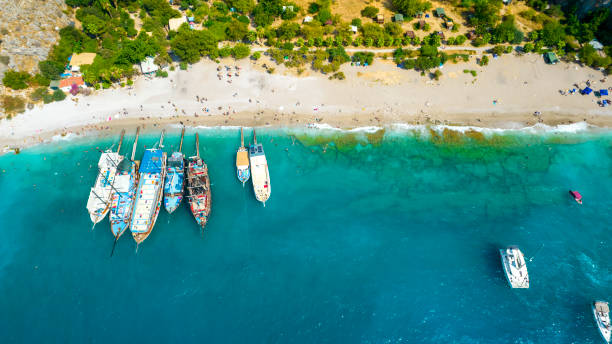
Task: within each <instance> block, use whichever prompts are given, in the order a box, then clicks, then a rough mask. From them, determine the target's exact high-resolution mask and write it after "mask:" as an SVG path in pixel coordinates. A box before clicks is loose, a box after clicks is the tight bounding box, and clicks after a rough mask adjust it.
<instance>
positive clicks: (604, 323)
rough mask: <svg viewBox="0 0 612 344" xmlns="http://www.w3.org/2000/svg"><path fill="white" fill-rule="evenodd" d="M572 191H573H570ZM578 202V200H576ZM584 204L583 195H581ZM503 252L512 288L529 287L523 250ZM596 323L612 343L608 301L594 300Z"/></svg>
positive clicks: (502, 258)
mask: <svg viewBox="0 0 612 344" xmlns="http://www.w3.org/2000/svg"><path fill="white" fill-rule="evenodd" d="M570 193H571V192H570ZM576 201H577V202H578V200H576ZM580 204H582V196H580ZM499 252H500V254H501V260H502V267H503V268H504V272H505V273H506V279H507V280H508V283H509V284H510V287H512V288H529V274H528V273H527V264H526V262H525V256H524V255H523V252H521V250H520V249H519V248H518V247H517V246H508V247H506V248H505V249H502V250H499ZM591 307H592V309H593V316H594V317H595V323H596V324H597V327H598V328H599V332H600V333H601V336H602V337H603V339H604V340H605V341H606V342H607V343H610V336H611V334H612V327H611V325H610V307H609V305H608V302H605V301H594V302H593V304H592V305H591Z"/></svg>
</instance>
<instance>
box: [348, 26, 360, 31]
mask: <svg viewBox="0 0 612 344" xmlns="http://www.w3.org/2000/svg"><path fill="white" fill-rule="evenodd" d="M350 29H351V32H352V33H357V31H358V30H359V29H358V28H357V26H355V25H351V26H350Z"/></svg>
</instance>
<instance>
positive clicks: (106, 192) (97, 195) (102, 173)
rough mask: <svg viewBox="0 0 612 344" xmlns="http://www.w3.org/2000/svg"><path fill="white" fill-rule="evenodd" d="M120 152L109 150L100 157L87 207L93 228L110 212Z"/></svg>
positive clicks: (120, 158)
mask: <svg viewBox="0 0 612 344" xmlns="http://www.w3.org/2000/svg"><path fill="white" fill-rule="evenodd" d="M123 134H124V132H121V139H120V140H119V149H121V142H122V141H123ZM118 152H119V150H117V152H113V151H112V150H111V149H107V150H106V151H104V152H102V155H100V160H99V161H98V176H97V177H96V182H95V184H94V186H93V187H92V188H91V189H90V191H89V198H88V199H87V206H86V207H87V211H88V212H89V217H90V218H91V222H93V226H95V225H96V224H97V223H98V222H100V221H102V219H104V217H106V214H108V211H109V210H110V203H111V197H112V196H113V191H114V190H113V184H114V182H115V173H116V171H117V165H118V164H119V163H120V162H121V160H122V159H123V157H122V156H121V155H119V153H118ZM93 226H92V229H93Z"/></svg>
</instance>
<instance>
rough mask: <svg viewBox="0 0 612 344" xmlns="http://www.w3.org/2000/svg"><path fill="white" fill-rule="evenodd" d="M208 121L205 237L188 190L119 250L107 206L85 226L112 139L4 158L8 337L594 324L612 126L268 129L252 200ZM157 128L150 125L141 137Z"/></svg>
mask: <svg viewBox="0 0 612 344" xmlns="http://www.w3.org/2000/svg"><path fill="white" fill-rule="evenodd" d="M193 133H194V129H191V130H188V133H187V135H188V138H187V140H186V143H185V146H184V151H185V153H187V154H192V153H193V142H194V139H193V135H192V134H193ZM199 133H200V141H201V146H202V148H201V153H202V156H203V157H204V158H205V160H206V162H207V163H208V166H209V170H210V173H211V179H212V182H213V186H212V188H213V190H212V191H213V196H212V198H213V210H212V216H211V219H210V222H209V224H208V226H207V227H206V232H205V234H204V236H203V237H202V236H200V234H199V231H198V228H197V227H196V225H195V222H194V220H193V218H192V217H191V216H190V213H189V211H188V209H187V207H185V206H182V207H181V208H179V209H178V210H177V211H176V212H175V213H174V214H172V215H168V214H166V213H165V212H164V211H162V212H161V214H160V216H159V219H158V222H157V225H156V227H155V229H154V231H153V233H152V234H151V236H150V237H149V238H148V239H147V240H146V241H145V242H144V243H143V244H142V245H141V247H140V248H139V251H138V253H137V254H135V252H134V248H135V244H134V242H133V240H132V239H131V236H129V235H124V236H123V237H122V238H121V239H120V240H119V242H118V244H117V248H116V250H115V254H114V256H113V257H112V258H109V254H110V250H111V247H112V236H111V233H110V229H109V228H108V222H107V220H105V221H104V222H103V223H102V224H100V225H98V226H97V227H96V228H95V230H94V231H91V230H90V227H91V224H90V222H89V217H88V214H87V212H86V210H85V203H86V199H87V194H88V189H89V187H90V185H91V184H92V183H93V181H94V179H95V174H96V172H95V170H94V169H93V168H92V166H95V164H96V162H97V159H98V157H99V153H98V152H97V151H95V149H94V147H96V146H98V147H101V148H104V147H107V146H109V145H111V144H112V142H113V140H112V139H97V140H95V141H94V140H93V139H92V140H87V139H79V140H74V141H70V142H57V143H54V144H50V145H46V146H40V147H35V148H31V149H28V150H26V151H24V152H22V153H21V154H19V155H7V156H2V157H0V169H1V170H2V172H1V173H0V190H2V192H3V195H4V197H3V198H2V199H1V200H0V257H1V258H0V295H2V297H0V333H2V338H3V339H2V342H3V343H23V342H45V343H50V342H58V343H109V342H126V341H128V340H132V341H137V342H163V343H166V342H178V341H180V342H188V343H191V342H198V343H201V342H203V341H206V342H213V343H340V342H346V343H440V342H446V343H600V342H602V339H601V338H600V337H599V334H598V332H597V329H596V328H595V325H594V323H593V320H592V314H591V311H590V302H591V301H592V300H593V299H607V300H612V284H611V283H612V252H611V251H610V249H609V245H608V244H609V230H610V215H612V210H611V209H612V200H611V199H610V197H609V190H612V178H610V177H611V174H612V172H611V171H612V170H611V167H612V166H611V165H612V134H610V133H605V132H604V133H582V134H546V135H542V134H539V135H531V134H522V133H507V134H505V135H497V136H495V137H492V138H489V139H486V140H484V141H483V140H468V139H465V138H464V137H460V138H456V137H447V140H446V141H444V142H440V140H439V139H436V137H431V136H429V135H422V134H415V133H413V132H387V133H386V134H385V135H384V139H383V140H382V141H381V142H379V140H378V138H377V137H373V136H372V137H370V141H371V142H373V143H374V145H372V144H365V143H364V144H357V145H355V143H356V142H357V141H355V140H361V142H365V138H364V135H363V134H359V135H353V134H349V135H345V136H330V137H329V138H324V137H323V138H322V137H316V136H314V133H317V132H316V131H312V132H309V133H310V134H309V136H307V137H304V136H303V135H302V134H303V131H298V130H297V129H275V130H272V129H268V130H261V131H259V132H258V134H259V135H258V138H259V140H260V141H263V143H264V147H265V149H266V153H267V158H268V162H269V165H270V174H271V177H272V196H271V198H270V201H269V202H268V204H267V206H266V207H265V208H263V207H262V206H261V205H260V204H259V203H258V202H257V201H256V200H255V198H254V196H253V194H252V189H251V188H250V184H247V187H245V188H243V187H242V186H241V185H240V183H239V182H238V181H237V179H236V176H235V168H234V157H235V149H236V148H237V144H238V140H239V134H238V132H237V131H236V130H217V129H215V130H211V129H201V130H199ZM295 135H297V139H296V136H295ZM334 135H335V134H334ZM131 140H132V137H128V138H126V142H124V144H125V145H126V146H124V147H126V148H124V150H123V151H124V152H127V151H128V150H129V146H130V145H131ZM156 140H157V135H152V134H150V135H147V136H145V137H141V141H140V143H141V144H140V148H139V153H138V156H141V154H142V151H143V145H147V146H150V145H152V144H153V143H154V142H155V141H156ZM330 140H332V141H336V145H334V144H329V142H327V141H330ZM326 143H327V145H325V144H326ZM177 144H178V135H177V134H176V133H175V134H172V135H168V136H167V137H166V147H167V151H170V150H171V148H172V146H176V145H177ZM569 188H574V189H577V190H579V191H580V192H581V193H582V195H583V196H584V198H585V200H584V205H583V206H578V205H577V204H576V203H575V202H574V201H573V200H571V199H570V198H569V195H568V192H567V191H568V189H569ZM509 244H516V245H519V246H520V247H521V249H522V250H523V252H524V253H525V255H526V256H527V257H528V258H532V261H531V262H529V263H528V268H529V273H530V277H531V288H530V289H529V290H518V291H515V290H511V289H510V288H509V287H508V286H507V283H506V280H505V277H504V275H503V273H502V269H501V264H500V259H499V254H498V249H499V248H501V247H503V246H506V245H509Z"/></svg>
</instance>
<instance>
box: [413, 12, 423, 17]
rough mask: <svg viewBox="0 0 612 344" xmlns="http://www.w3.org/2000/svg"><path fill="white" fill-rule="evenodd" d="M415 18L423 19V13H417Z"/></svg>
mask: <svg viewBox="0 0 612 344" xmlns="http://www.w3.org/2000/svg"><path fill="white" fill-rule="evenodd" d="M414 17H415V18H422V17H423V12H420V11H419V12H417V13H415V14H414Z"/></svg>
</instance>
